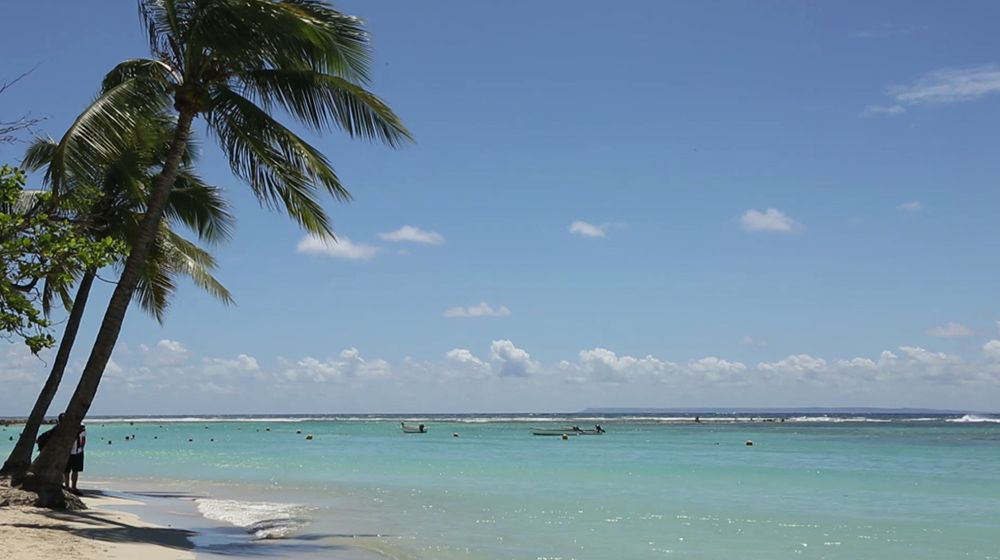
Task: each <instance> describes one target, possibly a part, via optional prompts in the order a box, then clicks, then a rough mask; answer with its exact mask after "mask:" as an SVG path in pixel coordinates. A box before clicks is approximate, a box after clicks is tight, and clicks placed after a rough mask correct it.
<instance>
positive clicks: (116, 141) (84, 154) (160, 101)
mask: <svg viewBox="0 0 1000 560" xmlns="http://www.w3.org/2000/svg"><path fill="white" fill-rule="evenodd" d="M153 89H154V88H151V87H150V84H149V83H148V81H147V80H127V81H125V82H122V83H121V84H119V85H116V86H114V87H112V88H110V89H108V90H107V91H105V92H104V93H103V94H101V96H100V97H98V98H97V99H96V100H95V101H94V102H93V103H92V104H91V105H90V106H89V107H87V108H86V109H85V110H84V111H83V113H81V114H80V116H79V117H77V119H76V121H74V122H73V124H72V125H71V126H70V128H69V130H67V131H66V134H64V135H63V137H62V139H61V140H60V141H59V145H58V146H57V147H56V149H55V150H54V151H53V153H52V154H51V155H52V160H51V162H50V164H49V167H48V170H47V171H46V179H47V180H48V182H49V184H50V185H51V187H52V190H53V192H56V193H58V192H59V191H60V190H61V189H62V188H63V183H64V181H65V180H66V177H67V176H76V177H93V176H95V175H96V174H98V170H97V169H95V166H98V165H100V164H101V163H102V162H108V161H113V160H114V159H115V156H116V155H117V154H120V153H122V152H124V151H127V149H128V146H129V144H130V142H132V139H133V138H134V135H133V132H134V131H135V130H136V128H138V127H139V126H140V125H141V123H142V120H143V119H144V118H146V117H147V116H148V115H153V114H157V113H160V112H162V111H163V110H164V109H165V108H166V105H167V103H168V102H169V98H168V97H167V96H164V95H161V94H160V93H161V92H155V91H153Z"/></svg>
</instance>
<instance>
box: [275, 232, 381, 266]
mask: <svg viewBox="0 0 1000 560" xmlns="http://www.w3.org/2000/svg"><path fill="white" fill-rule="evenodd" d="M295 250H296V252H298V253H304V254H307V255H324V256H327V257H331V258H334V259H347V260H370V259H373V258H375V257H376V256H377V255H378V254H379V253H381V252H382V251H383V250H382V249H381V248H380V247H375V246H374V245H369V244H367V243H357V244H355V243H352V242H351V240H350V239H348V238H346V237H338V238H337V239H334V238H332V237H320V236H317V235H313V234H309V235H306V236H305V237H303V238H302V239H301V240H300V241H299V244H298V245H297V246H296V248H295Z"/></svg>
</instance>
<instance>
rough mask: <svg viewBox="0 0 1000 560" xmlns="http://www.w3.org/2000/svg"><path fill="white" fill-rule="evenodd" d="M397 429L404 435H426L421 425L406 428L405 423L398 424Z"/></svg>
mask: <svg viewBox="0 0 1000 560" xmlns="http://www.w3.org/2000/svg"><path fill="white" fill-rule="evenodd" d="M399 427H400V428H402V429H403V433H404V434H426V433H427V428H425V427H424V425H423V424H420V425H419V426H407V425H406V422H400V423H399Z"/></svg>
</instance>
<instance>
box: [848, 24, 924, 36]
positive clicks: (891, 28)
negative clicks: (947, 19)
mask: <svg viewBox="0 0 1000 560" xmlns="http://www.w3.org/2000/svg"><path fill="white" fill-rule="evenodd" d="M922 29H926V26H922V25H914V24H912V23H904V24H898V23H879V24H877V25H873V26H871V27H869V28H867V29H862V30H861V31H856V32H854V33H851V36H852V37H858V38H859V39H874V38H877V37H889V36H891V35H912V34H914V33H916V32H917V31H920V30H922Z"/></svg>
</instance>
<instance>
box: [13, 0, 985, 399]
mask: <svg viewBox="0 0 1000 560" xmlns="http://www.w3.org/2000/svg"><path fill="white" fill-rule="evenodd" d="M338 6H339V7H340V8H341V9H342V10H343V11H345V12H348V13H352V14H355V15H358V16H361V17H363V18H365V19H366V20H367V21H368V22H369V25H370V29H371V31H372V33H373V36H374V45H375V54H376V63H375V70H376V71H375V81H374V86H373V90H374V91H375V92H376V93H378V94H379V95H380V96H382V97H383V98H384V99H386V100H387V101H388V102H389V103H390V105H391V106H392V107H393V108H394V109H395V110H396V111H397V112H398V113H399V114H400V116H401V117H402V118H403V120H404V122H405V123H406V124H407V126H408V127H409V128H410V129H411V130H412V132H413V133H414V135H415V137H416V139H417V144H416V145H414V146H412V147H409V148H406V149H404V150H402V151H392V150H389V149H387V148H384V147H381V146H372V145H367V144H363V143H356V142H351V141H349V140H348V139H346V138H344V137H343V135H337V134H329V135H324V136H323V137H313V139H314V142H315V144H316V145H317V146H319V147H321V148H322V149H323V151H324V152H325V153H326V154H327V155H328V156H330V158H331V159H332V160H333V161H334V163H335V166H336V168H337V170H338V172H339V174H340V175H341V178H342V179H343V180H344V182H345V183H346V185H347V187H348V188H349V190H350V191H351V192H352V193H353V195H354V197H355V200H354V201H353V202H352V203H350V204H347V205H340V204H337V203H335V202H333V201H330V203H329V204H328V206H327V207H328V209H329V211H330V213H331V215H332V217H333V220H334V224H335V228H336V231H337V234H338V237H339V241H340V243H339V244H338V245H336V246H335V248H334V249H329V248H328V247H326V246H325V245H323V244H322V243H316V242H315V241H314V240H309V239H305V238H304V235H303V233H302V232H301V231H299V230H298V229H297V228H296V227H295V226H294V225H293V224H292V223H291V222H290V221H289V220H287V219H286V218H284V217H283V216H281V215H279V214H276V213H269V212H267V211H265V210H263V209H261V208H259V206H258V204H257V203H256V201H255V200H254V199H253V198H252V196H251V195H250V194H249V191H248V189H247V188H246V187H245V186H244V185H242V184H240V183H239V182H238V181H237V180H236V179H234V178H233V177H232V176H231V175H229V173H228V167H227V165H226V164H225V162H224V161H223V160H222V158H221V157H220V156H219V154H218V152H217V151H216V150H215V149H214V148H213V147H212V146H211V145H210V143H209V142H208V141H206V142H204V145H205V149H204V154H203V162H202V166H201V168H202V171H203V174H204V175H205V176H206V177H207V178H208V179H209V180H210V181H212V182H213V183H215V184H218V185H220V186H223V187H225V188H226V190H227V194H228V195H229V196H230V198H231V200H232V202H233V204H234V206H235V208H236V211H237V214H238V217H239V223H238V226H237V230H236V235H235V237H234V239H233V240H232V241H231V242H229V243H227V244H225V245H223V246H221V247H218V248H215V249H214V251H215V252H216V254H217V256H218V257H219V260H220V263H221V269H220V271H219V273H218V277H219V279H220V280H221V281H222V282H223V283H224V284H225V285H226V286H227V287H228V288H229V289H230V290H231V292H232V293H233V295H234V297H235V298H236V300H237V303H238V305H237V306H236V307H232V308H225V307H223V306H221V305H219V304H217V303H215V302H213V301H211V300H210V299H209V298H208V297H207V296H204V295H202V294H200V293H198V292H197V291H195V289H194V288H193V287H191V286H190V285H184V286H182V288H181V291H180V293H179V294H178V297H177V299H176V302H175V304H174V305H173V307H172V309H171V311H170V313H169V315H168V317H167V320H166V324H165V325H164V326H162V327H161V326H160V325H158V324H156V323H155V322H154V321H152V320H151V319H149V318H147V317H145V316H143V315H142V314H141V312H140V311H138V310H135V309H133V310H132V311H130V313H129V316H128V318H127V322H126V325H125V328H124V330H123V333H122V337H121V339H120V344H119V349H118V350H117V351H116V354H115V356H114V366H112V367H111V368H109V370H108V372H107V374H106V376H107V377H106V380H105V382H104V384H103V385H102V388H101V392H100V393H99V395H98V398H97V400H96V401H95V404H94V409H93V410H94V412H95V413H133V412H153V413H172V412H173V413H187V412H192V413H196V412H234V413H238V412H417V411H428V412H434V411H456V412H461V411H530V410H556V411H560V410H578V409H582V408H585V407H594V406H642V407H684V406H692V407H693V406H748V407H749V406H782V407H785V406H932V407H948V408H967V409H979V410H983V409H995V408H996V406H995V405H994V404H992V403H994V402H997V399H998V398H1000V360H998V358H1000V342H997V343H996V345H992V343H993V341H994V339H997V338H1000V330H998V323H997V320H998V319H1000V314H998V312H1000V307H998V305H997V303H996V302H997V301H998V296H1000V293H998V292H1000V288H998V285H997V282H996V279H997V277H998V265H997V260H996V249H995V244H996V238H997V235H996V234H997V233H998V227H997V225H996V220H995V216H996V211H997V210H996V209H997V208H998V207H1000V191H998V189H996V188H995V181H996V178H997V177H1000V159H998V158H997V157H995V154H996V153H998V149H1000V138H998V135H1000V132H998V131H1000V127H998V126H997V125H996V124H997V123H996V122H994V121H996V120H997V115H998V111H997V110H998V109H1000V95H998V93H1000V59H998V58H997V55H996V52H997V51H998V49H997V47H998V45H997V41H998V40H997V38H996V36H995V29H994V28H993V25H992V23H993V22H995V21H996V20H997V16H998V15H1000V14H998V12H1000V5H997V4H995V3H989V2H969V3H965V4H963V9H962V10H954V9H950V8H949V7H948V6H945V5H943V4H940V3H934V2H911V1H907V2H838V3H835V4H834V3H826V4H822V3H815V4H804V3H801V2H766V3H764V2H760V3H740V2H721V3H706V2H689V3H675V2H626V3H619V4H615V5H613V6H612V5H609V4H606V3H596V2H588V1H583V2H566V1H554V2H542V3H539V2H526V1H524V2H504V3H485V2H459V1H437V2H422V3H401V2H400V3H388V2H385V3H368V2H343V3H339V4H338ZM6 13H7V14H8V16H9V17H8V19H9V20H10V21H19V22H22V23H23V25H19V26H15V27H13V28H11V29H8V31H7V32H6V33H5V34H4V35H3V36H2V37H0V52H3V53H4V56H3V58H2V60H0V80H4V81H9V80H10V79H13V78H14V77H16V76H17V75H19V74H21V73H22V72H24V71H27V70H29V69H32V68H35V67H36V66H37V68H35V70H34V71H33V72H32V73H31V74H30V75H28V76H26V77H25V78H24V79H23V80H21V81H20V82H19V83H17V84H16V85H15V86H14V87H12V88H10V89H9V90H8V91H6V92H4V94H3V96H2V97H0V99H2V104H0V112H2V115H0V117H4V118H9V117H13V116H19V115H20V114H23V113H30V114H31V115H32V116H36V117H45V118H46V120H45V121H44V122H43V123H42V124H41V126H40V127H39V129H38V131H39V132H43V133H45V134H49V135H51V136H55V137H58V136H59V135H61V134H62V133H63V131H64V130H65V129H66V127H67V126H68V125H69V124H70V123H71V122H72V120H73V118H75V116H76V115H77V114H78V113H79V112H80V111H81V110H82V109H83V108H84V107H85V106H86V104H87V103H88V102H89V101H90V100H91V99H92V97H93V95H94V93H95V92H96V90H97V87H98V84H99V82H100V79H101V77H102V76H103V74H104V73H105V72H106V71H107V70H109V69H110V68H112V67H113V66H114V65H115V64H116V63H117V62H119V61H121V60H123V59H126V58H130V57H138V56H145V55H146V50H145V44H144V42H143V39H142V35H141V30H140V27H139V24H138V17H137V14H136V10H135V7H134V4H133V3H131V2H114V3H112V2H107V3H80V2H75V1H71V0H54V1H52V2H48V3H44V4H43V3H32V2H22V3H15V4H13V5H11V6H10V7H8V8H7V12H6ZM21 151H22V150H21V148H20V147H19V146H13V147H11V146H4V147H3V148H2V151H0V159H2V161H4V162H17V161H18V160H19V158H20V156H21ZM574 224H575V226H574ZM103 276H104V277H105V278H106V279H108V280H113V279H114V274H113V273H112V272H110V271H108V272H106V273H105V274H104V275H103ZM109 294H110V291H109V290H108V289H107V288H103V289H101V290H99V291H98V292H97V294H95V297H94V298H92V300H91V306H92V307H91V309H90V313H91V314H90V316H89V318H88V319H87V321H88V322H87V325H86V327H85V332H84V336H83V337H82V340H81V341H80V344H79V348H78V350H77V352H76V353H75V355H74V362H76V365H75V366H74V367H75V368H76V370H78V369H79V364H80V363H82V362H83V361H84V360H85V359H86V355H87V352H89V347H88V345H89V343H90V341H91V340H92V337H93V335H94V333H95V332H96V325H97V324H98V322H99V319H100V315H101V313H103V309H102V305H103V304H104V303H105V302H106V300H107V297H108V295H109ZM886 353H888V354H886ZM0 356H2V358H0V359H2V360H5V361H6V363H7V367H5V368H4V371H5V373H0V377H4V376H6V377H7V378H9V380H12V381H13V383H8V385H7V386H9V387H14V388H15V389H14V390H11V391H7V392H5V393H4V395H2V396H0V413H4V412H9V413H10V414H19V413H24V412H27V410H28V408H29V407H30V402H31V399H32V398H33V395H34V393H35V392H36V391H37V389H38V387H40V386H41V383H42V379H43V375H44V372H45V370H46V363H47V362H46V363H43V362H39V361H38V360H37V359H35V358H31V357H30V356H25V352H24V351H23V349H21V348H19V347H17V346H14V345H11V346H5V347H2V348H0ZM71 382H72V379H71ZM68 393H69V391H68V389H67V390H65V391H64V392H63V393H62V394H61V396H60V399H61V400H60V401H59V402H65V399H66V398H68Z"/></svg>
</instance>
